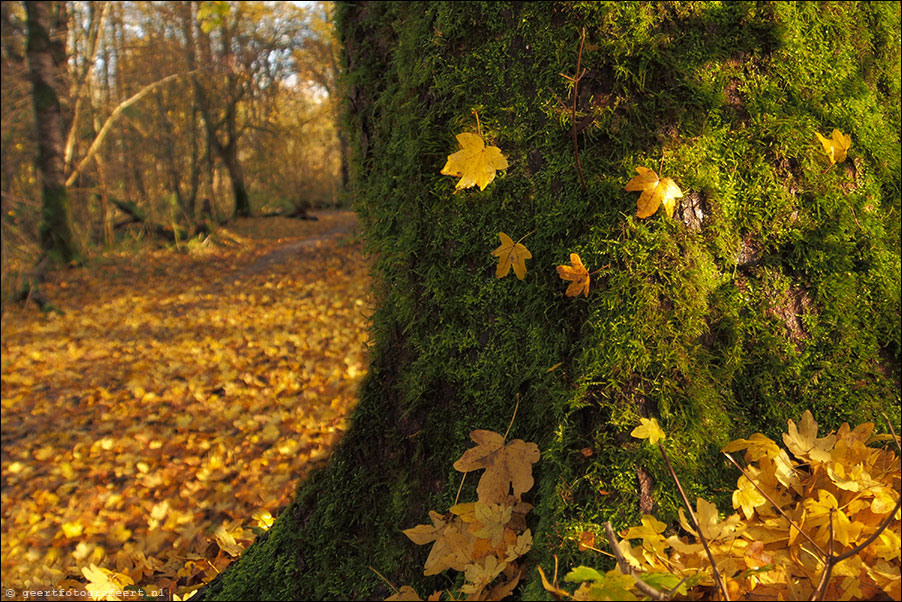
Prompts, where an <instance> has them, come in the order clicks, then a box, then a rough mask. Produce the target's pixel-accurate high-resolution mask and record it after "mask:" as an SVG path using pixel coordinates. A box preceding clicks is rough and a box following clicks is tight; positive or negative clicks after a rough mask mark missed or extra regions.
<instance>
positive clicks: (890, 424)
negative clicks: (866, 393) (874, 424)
mask: <svg viewBox="0 0 902 602" xmlns="http://www.w3.org/2000/svg"><path fill="white" fill-rule="evenodd" d="M881 415H882V416H883V418H884V419H885V420H886V425H887V426H888V427H889V432H890V433H892V435H893V442H894V443H895V444H896V447H897V448H899V453H902V445H900V444H899V435H897V434H896V429H894V428H893V423H892V422H891V421H890V419H889V418H887V416H886V414H881Z"/></svg>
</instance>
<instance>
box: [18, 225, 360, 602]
mask: <svg viewBox="0 0 902 602" xmlns="http://www.w3.org/2000/svg"><path fill="white" fill-rule="evenodd" d="M318 217H319V220H318V221H301V220H295V219H287V218H249V219H244V220H236V221H234V222H232V223H230V224H229V225H228V226H227V227H226V228H223V229H222V230H220V231H219V232H217V233H216V234H215V235H213V236H212V237H210V239H208V240H207V241H206V242H204V243H203V244H201V243H199V242H197V241H194V242H190V243H187V244H186V243H181V245H180V246H179V247H178V248H177V249H175V248H168V249H163V250H147V249H146V248H140V249H128V250H124V251H122V252H121V253H113V252H110V253H107V254H105V255H104V256H102V257H98V258H95V259H93V260H92V261H91V262H90V263H89V264H88V266H87V267H84V268H78V269H73V270H61V271H59V272H55V273H52V274H51V275H50V281H49V282H47V283H45V284H44V285H43V290H44V292H45V294H46V295H47V297H48V298H49V299H50V300H51V301H52V302H53V303H54V304H55V305H56V306H57V307H59V308H61V309H62V310H63V312H64V314H63V315H59V314H55V313H51V314H46V315H45V314H41V313H40V312H39V311H38V310H37V309H36V307H35V306H34V304H29V305H26V306H24V307H23V306H8V307H7V308H6V311H5V312H4V314H3V316H2V329H3V337H2V351H3V355H2V371H0V387H2V408H3V413H2V483H3V487H2V518H3V526H2V535H3V538H2V550H0V552H2V570H3V578H4V586H5V587H9V588H13V589H16V590H17V591H21V590H23V589H50V588H51V587H54V586H55V587H57V589H68V588H73V589H79V590H83V589H84V587H85V585H86V577H85V574H84V573H83V569H89V567H90V566H91V564H94V565H97V566H99V567H101V568H102V569H105V570H109V571H113V572H114V573H115V574H116V575H118V577H116V576H115V575H109V574H107V573H103V572H102V571H101V572H100V573H90V574H92V575H94V577H95V581H94V582H95V584H96V583H97V581H96V580H97V579H100V580H101V581H102V580H103V579H107V580H108V581H109V583H108V584H106V585H109V586H110V587H109V589H121V587H119V588H117V587H114V586H115V585H116V584H117V583H126V582H128V581H130V582H133V583H135V584H137V585H140V586H142V587H144V588H145V589H146V590H148V591H150V590H153V589H163V590H165V591H166V593H170V594H172V593H175V594H178V595H183V594H184V593H185V592H187V591H190V590H191V589H193V588H195V587H197V586H198V585H200V584H201V583H203V582H206V581H208V580H209V579H211V578H212V577H213V576H215V575H216V574H217V573H218V572H219V571H221V570H222V569H223V567H224V566H225V565H226V564H228V562H229V561H230V560H231V559H232V558H233V557H234V556H235V555H237V554H238V553H239V552H240V550H241V549H242V548H243V547H245V546H246V545H248V544H249V543H250V542H251V541H252V540H253V538H254V536H255V532H257V531H259V529H265V528H267V527H268V525H269V523H270V521H271V518H270V516H271V515H272V514H275V513H276V512H277V510H278V509H279V508H280V507H281V506H283V505H284V504H285V503H286V502H287V500H288V499H289V498H290V496H291V495H292V493H293V491H294V488H295V486H296V485H297V483H298V481H299V480H300V479H301V478H303V476H304V475H306V474H307V473H308V472H309V470H310V469H311V468H312V467H314V466H317V465H319V464H322V463H323V462H325V461H326V460H327V458H328V454H329V451H330V450H331V448H332V446H333V445H334V444H335V443H336V442H337V441H338V440H339V439H340V437H341V435H342V434H343V432H344V429H345V426H346V419H347V415H348V412H349V411H350V409H351V408H352V407H353V406H354V404H355V403H356V397H357V387H358V386H359V382H360V379H361V378H362V376H363V375H364V374H365V372H366V364H367V362H366V357H365V353H366V342H367V338H368V336H367V313H368V312H369V311H370V309H369V307H370V304H371V302H370V299H369V276H368V270H369V267H368V264H367V262H366V260H365V259H364V258H363V256H362V251H361V248H360V244H359V242H357V240H356V234H355V233H356V216H355V215H354V214H353V213H351V212H347V211H322V212H318ZM104 575H106V577H103V576H104ZM117 579H119V580H120V581H118V582H117V581H116V580H117ZM101 585H103V584H101ZM15 597H18V596H15Z"/></svg>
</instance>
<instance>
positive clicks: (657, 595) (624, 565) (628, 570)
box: [604, 522, 679, 600]
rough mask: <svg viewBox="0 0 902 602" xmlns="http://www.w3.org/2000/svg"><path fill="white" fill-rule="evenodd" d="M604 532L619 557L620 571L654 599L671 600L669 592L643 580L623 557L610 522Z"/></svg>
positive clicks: (615, 556)
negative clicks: (666, 592) (662, 590)
mask: <svg viewBox="0 0 902 602" xmlns="http://www.w3.org/2000/svg"><path fill="white" fill-rule="evenodd" d="M604 533H605V535H606V536H607V538H608V543H609V544H610V545H611V551H613V552H614V558H616V559H617V566H618V567H619V568H620V572H621V573H623V574H624V575H629V576H631V577H632V578H633V579H635V580H636V587H637V588H638V589H639V591H641V592H642V593H643V594H645V595H646V596H648V597H649V598H651V599H652V600H669V599H670V597H669V596H668V595H667V594H665V593H664V592H661V591H659V590H657V589H655V588H654V587H652V586H650V585H649V584H647V583H646V582H644V581H642V579H641V575H642V573H641V572H639V571H637V570H636V569H634V568H633V567H631V566H630V563H629V562H628V561H627V560H626V558H624V557H623V552H622V551H621V550H620V546H618V545H617V538H616V537H615V536H614V529H613V528H612V527H611V523H610V522H606V523H605V524H604ZM677 587H679V586H677Z"/></svg>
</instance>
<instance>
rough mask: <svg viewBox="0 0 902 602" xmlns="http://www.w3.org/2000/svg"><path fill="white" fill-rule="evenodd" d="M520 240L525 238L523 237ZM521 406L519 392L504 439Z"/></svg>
mask: <svg viewBox="0 0 902 602" xmlns="http://www.w3.org/2000/svg"><path fill="white" fill-rule="evenodd" d="M520 240H523V239H522V238H521V239H520ZM519 407H520V394H519V393H517V405H515V406H514V415H513V416H511V423H510V424H508V425H507V430H506V431H504V440H505V441H507V435H508V433H510V432H511V427H512V426H514V418H516V417H517V409H518V408H519Z"/></svg>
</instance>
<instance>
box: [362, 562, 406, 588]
mask: <svg viewBox="0 0 902 602" xmlns="http://www.w3.org/2000/svg"><path fill="white" fill-rule="evenodd" d="M367 568H368V569H370V570H371V571H373V572H374V573H376V575H378V576H379V578H380V579H382V580H383V581H385V583H386V584H388V586H389V587H390V588H392V589H393V590H395V593H396V594H399V593H401V590H399V589H398V588H397V587H395V584H394V583H392V582H391V581H389V580H388V579H386V578H385V575H383V574H382V573H380V572H379V571H377V570H376V569H374V568H373V567H371V566H370V567H367Z"/></svg>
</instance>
